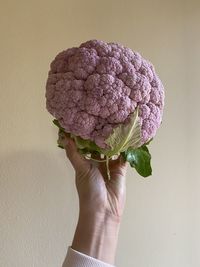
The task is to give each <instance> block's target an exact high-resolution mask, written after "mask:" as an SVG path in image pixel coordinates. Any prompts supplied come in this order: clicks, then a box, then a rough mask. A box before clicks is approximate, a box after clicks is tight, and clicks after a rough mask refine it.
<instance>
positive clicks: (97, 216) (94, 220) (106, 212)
mask: <svg viewBox="0 0 200 267" xmlns="http://www.w3.org/2000/svg"><path fill="white" fill-rule="evenodd" d="M60 143H62V145H63V146H64V147H65V150H66V155H67V157H68V158H69V160H70V162H71V163H72V165H73V167H74V170H75V173H76V188H77V191H78V195H79V206H80V212H79V220H78V224H77V227H76V232H75V235H74V239H73V242H72V246H71V247H72V248H73V249H75V250H77V251H80V252H82V253H84V254H87V255H89V256H91V257H93V258H96V259H99V260H101V261H104V262H107V263H109V264H114V261H115V253H116V247H117V241H118V233H119V227H120V222H121V216H122V214H123V210H124V205H125V199H126V183H125V182H126V181H125V175H126V171H127V163H126V162H124V161H123V158H122V157H121V156H120V157H118V159H116V160H111V161H110V162H109V170H110V176H111V179H110V180H108V178H107V169H106V163H105V162H101V163H99V162H98V163H96V162H94V161H93V160H88V159H85V158H84V156H82V155H81V154H80V153H79V152H78V151H77V148H76V145H75V142H74V141H73V140H72V139H70V138H68V136H67V135H65V136H63V137H62V136H60ZM92 157H93V158H95V159H100V158H98V157H97V156H96V155H95V154H92Z"/></svg>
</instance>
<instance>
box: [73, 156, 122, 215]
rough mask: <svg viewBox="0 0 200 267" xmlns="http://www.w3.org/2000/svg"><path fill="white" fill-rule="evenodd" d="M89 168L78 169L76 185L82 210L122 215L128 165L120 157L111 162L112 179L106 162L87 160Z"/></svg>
mask: <svg viewBox="0 0 200 267" xmlns="http://www.w3.org/2000/svg"><path fill="white" fill-rule="evenodd" d="M87 164H88V168H84V171H82V172H81V171H76V187H77V191H78V194H79V200H80V208H81V210H87V211H90V212H100V213H101V212H106V213H109V214H112V215H114V216H117V217H120V216H121V215H122V213H123V208H124V204H125V198H126V185H125V175H126V169H127V165H126V164H125V163H123V164H122V163H121V164H120V158H118V159H117V160H111V161H110V162H109V169H110V175H111V179H110V180H108V178H107V170H106V164H105V163H104V162H103V163H99V164H98V165H97V164H93V163H92V162H91V161H87Z"/></svg>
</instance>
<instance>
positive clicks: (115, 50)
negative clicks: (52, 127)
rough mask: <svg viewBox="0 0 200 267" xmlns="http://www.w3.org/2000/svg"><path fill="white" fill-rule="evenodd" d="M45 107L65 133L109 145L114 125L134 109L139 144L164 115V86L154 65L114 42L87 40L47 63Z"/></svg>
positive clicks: (151, 134)
mask: <svg viewBox="0 0 200 267" xmlns="http://www.w3.org/2000/svg"><path fill="white" fill-rule="evenodd" d="M45 96H46V108H47V110H48V111H49V112H50V113H51V114H52V115H53V116H54V117H55V118H56V119H57V120H58V122H59V124H60V126H61V127H62V128H63V129H64V130H65V132H67V133H72V134H73V135H75V136H79V137H81V138H82V139H85V140H91V141H93V142H94V143H95V144H96V145H97V146H98V147H100V148H107V147H108V145H107V144H106V142H105V140H106V139H107V138H108V137H109V136H110V134H111V133H112V131H113V129H114V128H116V127H117V126H119V125H120V124H125V125H126V124H127V123H128V122H129V121H130V116H131V114H133V112H134V111H136V109H138V118H139V123H140V129H141V138H140V139H141V140H140V145H143V144H145V143H146V142H148V141H149V140H150V139H152V138H153V137H154V136H155V134H156V131H157V129H158V128H159V126H160V124H161V120H162V114H163V107H164V88H163V85H162V82H161V80H160V79H159V77H158V75H157V74H156V72H155V69H154V67H153V65H152V64H151V63H150V62H149V61H148V60H146V59H144V58H143V57H142V56H141V55H140V54H139V53H137V52H134V51H132V50H131V49H130V48H127V47H125V46H123V45H121V44H118V43H106V42H103V41H100V40H90V41H87V42H84V43H82V44H81V45H80V46H79V47H73V48H69V49H67V50H64V51H62V52H61V53H59V54H58V55H57V56H56V57H55V59H54V60H53V61H52V63H51V65H50V71H49V73H48V79H47V83H46V94H45Z"/></svg>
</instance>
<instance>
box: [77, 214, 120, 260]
mask: <svg viewBox="0 0 200 267" xmlns="http://www.w3.org/2000/svg"><path fill="white" fill-rule="evenodd" d="M120 222H121V218H119V217H116V216H114V215H112V214H107V213H104V214H102V213H92V214H90V213H88V212H87V213H86V212H80V214H79V220H78V224H77V227H76V232H75V235H74V239H73V242H72V248H73V249H75V250H77V251H80V252H82V253H84V254H86V255H89V256H91V257H93V258H96V259H99V260H101V261H104V262H107V263H109V264H114V260H115V253H116V248H117V241H118V233H119V228H120Z"/></svg>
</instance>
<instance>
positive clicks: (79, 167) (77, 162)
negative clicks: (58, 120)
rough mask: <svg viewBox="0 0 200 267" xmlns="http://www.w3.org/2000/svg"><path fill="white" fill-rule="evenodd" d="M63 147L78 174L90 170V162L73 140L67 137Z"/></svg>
mask: <svg viewBox="0 0 200 267" xmlns="http://www.w3.org/2000/svg"><path fill="white" fill-rule="evenodd" d="M63 146H64V148H65V151H66V155H67V157H68V159H69V160H70V162H71V164H72V166H73V167H74V170H75V171H76V172H77V173H78V172H87V171H88V170H89V169H90V162H89V161H88V160H86V159H85V158H84V157H83V156H82V155H81V154H80V153H79V152H78V149H77V146H76V144H75V142H74V140H73V139H71V138H69V137H67V136H65V139H64V140H63Z"/></svg>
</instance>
